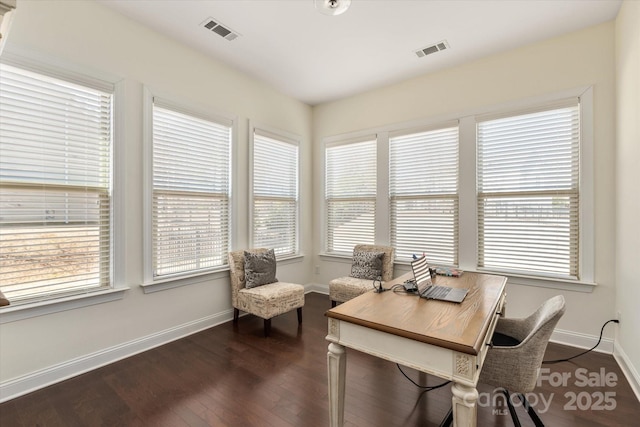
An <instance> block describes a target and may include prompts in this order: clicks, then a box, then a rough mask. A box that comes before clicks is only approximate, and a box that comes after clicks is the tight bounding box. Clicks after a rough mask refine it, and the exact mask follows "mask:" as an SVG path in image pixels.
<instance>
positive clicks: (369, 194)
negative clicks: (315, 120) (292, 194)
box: [325, 139, 377, 254]
mask: <svg viewBox="0 0 640 427" xmlns="http://www.w3.org/2000/svg"><path fill="white" fill-rule="evenodd" d="M376 144H377V142H376V140H375V139H373V140H367V141H362V142H354V143H348V144H339V145H329V146H327V147H326V154H325V155H326V159H325V161H326V163H325V165H326V173H325V178H326V183H325V198H326V200H325V206H326V209H327V211H326V227H327V228H326V233H327V235H326V251H327V252H328V253H344V254H351V253H353V247H354V246H355V245H356V244H373V243H374V241H375V211H376V186H377V180H376V152H377V150H376Z"/></svg>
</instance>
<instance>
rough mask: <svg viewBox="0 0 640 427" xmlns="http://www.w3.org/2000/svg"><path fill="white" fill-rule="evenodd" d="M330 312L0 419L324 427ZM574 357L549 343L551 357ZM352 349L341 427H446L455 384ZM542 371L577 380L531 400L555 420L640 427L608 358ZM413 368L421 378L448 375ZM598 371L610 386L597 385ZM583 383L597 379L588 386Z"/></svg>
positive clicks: (56, 395) (492, 423)
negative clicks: (430, 388)
mask: <svg viewBox="0 0 640 427" xmlns="http://www.w3.org/2000/svg"><path fill="white" fill-rule="evenodd" d="M329 307H330V304H329V298H328V297H327V296H326V295H320V294H316V293H311V294H307V296H306V305H305V307H304V310H303V323H302V325H301V326H300V327H298V322H297V317H296V312H295V311H293V312H291V313H288V314H285V315H283V316H279V317H277V318H274V319H273V321H272V330H271V336H270V337H269V338H264V337H263V333H262V327H263V322H262V320H261V319H258V318H256V317H253V316H244V317H241V318H240V320H239V322H238V325H237V326H234V325H233V324H232V323H231V322H228V323H225V324H223V325H220V326H217V327H214V328H211V329H208V330H206V331H203V332H200V333H198V334H194V335H191V336H189V337H187V338H183V339H181V340H179V341H175V342H172V343H169V344H166V345H163V346H161V347H158V348H156V349H153V350H150V351H147V352H144V353H142V354H139V355H136V356H133V357H130V358H128V359H125V360H122V361H120V362H117V363H113V364H111V365H109V366H106V367H103V368H100V369H97V370H95V371H92V372H89V373H86V374H83V375H80V376H78V377H76V378H73V379H70V380H67V381H64V382H62V383H59V384H55V385H53V386H50V387H47V388H45V389H42V390H39V391H36V392H33V393H31V394H28V395H26V396H22V397H19V398H16V399H14V400H11V401H8V402H5V403H3V404H1V405H0V425H1V426H3V427H5V426H6V427H9V426H11V427H13V426H15V427H18V426H66V427H67V426H172V427H173V426H175V427H180V426H188V427H196V426H261V427H262V426H283V427H286V426H301V427H307V426H327V425H328V424H329V421H328V419H329V417H328V411H329V409H328V399H327V368H326V364H327V361H326V354H327V342H326V341H325V339H324V337H325V335H326V325H327V319H326V317H325V316H324V312H325V311H326V310H328V309H329ZM578 352H579V350H578V349H575V348H570V347H564V346H560V345H556V344H550V345H549V347H548V350H547V355H546V358H547V359H557V358H564V357H567V356H570V355H573V354H576V353H578ZM347 353H348V356H347V388H346V390H347V391H346V393H347V397H346V402H345V405H346V410H345V425H347V426H367V427H368V426H381V427H389V426H403V427H407V426H420V427H422V426H437V425H439V423H440V421H441V419H442V417H443V416H444V415H445V413H446V412H447V410H448V408H449V407H450V405H451V386H450V385H447V386H445V387H442V388H440V389H437V390H434V391H431V392H427V393H424V392H422V391H421V390H420V389H418V388H417V387H416V386H414V385H413V384H411V383H410V382H409V381H408V380H407V379H405V378H404V377H403V376H402V374H401V373H400V372H399V370H398V369H397V367H396V365H395V364H393V363H390V362H387V361H384V360H380V359H377V358H375V357H371V356H368V355H365V354H362V353H358V352H357V351H348V352H347ZM545 367H548V368H549V373H548V375H549V376H550V378H551V379H552V380H554V381H555V380H557V379H558V378H560V374H561V373H567V374H569V375H570V377H569V378H568V379H567V381H565V382H564V383H565V384H566V385H562V384H561V385H558V384H556V383H555V382H554V381H547V380H544V381H542V382H541V384H540V386H539V387H538V388H537V389H536V390H535V391H534V393H533V396H530V397H531V399H530V401H531V403H532V404H533V405H534V406H535V407H536V409H537V410H538V412H539V413H540V417H541V418H542V420H543V421H544V422H545V424H546V425H547V426H548V427H562V426H579V427H595V426H636V425H638V423H639V422H640V421H639V419H640V403H639V402H638V400H636V397H635V395H634V394H633V392H632V390H631V388H630V386H629V384H628V383H627V381H626V379H625V378H624V376H623V375H622V372H621V371H620V369H619V367H618V366H617V364H616V362H615V361H614V359H613V357H612V356H609V355H605V354H601V353H594V352H591V353H589V354H586V355H584V356H581V357H580V358H578V359H575V360H574V361H572V362H562V363H559V364H553V365H545ZM405 371H406V372H407V374H408V375H409V376H410V377H411V378H413V379H414V380H416V381H418V382H420V383H421V384H428V385H436V384H440V383H441V382H442V380H440V379H438V378H435V377H431V376H429V375H426V374H422V373H419V372H416V371H414V370H411V369H408V368H406V369H405ZM601 372H602V373H604V376H605V377H607V376H608V381H609V385H607V384H601V383H602V381H601V378H600V377H601ZM589 375H591V376H589ZM612 375H615V377H616V379H617V380H616V381H615V382H616V385H615V386H612V384H611V383H612V381H613V380H612ZM565 376H566V374H565ZM596 376H597V378H596ZM585 378H587V379H590V381H591V382H589V383H587V384H583V383H584V382H585V381H584V379H585ZM478 390H479V392H480V400H479V408H478V426H479V427H502V426H512V425H513V423H512V421H511V418H510V417H509V415H508V413H507V412H506V411H505V406H504V405H503V403H504V400H503V399H502V398H501V397H499V395H498V394H493V393H492V388H491V387H487V386H484V385H479V387H478ZM497 396H498V397H497ZM574 397H575V399H574ZM542 399H544V401H543V400H542ZM536 400H537V402H536ZM546 401H550V405H549V407H548V409H547V410H545V404H544V402H546ZM574 408H575V409H574ZM605 408H609V410H607V409H605ZM517 409H518V412H519V414H520V420H521V422H522V425H523V426H533V423H532V422H531V420H530V419H529V417H528V416H527V415H526V413H525V412H524V409H523V408H522V407H521V406H520V407H518V408H517Z"/></svg>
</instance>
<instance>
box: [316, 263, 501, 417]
mask: <svg viewBox="0 0 640 427" xmlns="http://www.w3.org/2000/svg"><path fill="white" fill-rule="evenodd" d="M412 277H413V274H412V273H407V274H405V275H403V276H400V277H398V278H397V279H394V280H393V281H391V282H387V283H386V284H385V287H386V288H390V287H391V286H393V285H394V284H399V283H403V282H404V281H405V280H407V279H408V278H412ZM506 282H507V279H506V277H503V276H495V275H490V274H478V273H464V274H463V275H462V276H461V277H459V278H454V277H444V276H438V277H437V278H436V279H435V283H436V284H438V285H444V286H451V287H459V288H467V289H469V293H468V294H467V296H466V298H465V299H464V301H463V302H462V303H461V304H456V303H450V302H444V301H435V300H427V299H424V298H419V297H418V296H416V295H401V294H397V293H394V292H392V291H386V292H383V293H380V294H378V293H374V292H367V293H366V294H363V295H361V296H359V297H357V298H354V299H352V300H350V301H347V302H345V303H343V304H340V305H339V306H337V307H335V308H332V309H331V310H329V311H327V313H326V316H327V317H328V318H329V334H328V335H327V340H328V341H330V343H329V352H328V354H327V367H328V374H329V375H328V376H329V407H330V409H329V410H330V420H331V424H330V425H331V426H332V427H341V426H342V425H343V423H344V393H345V375H346V366H347V365H346V350H345V347H349V348H352V349H354V350H358V351H362V352H364V353H368V354H371V355H373V356H377V357H380V358H383V359H386V360H390V361H392V362H396V363H399V364H401V365H404V366H409V367H411V368H414V369H417V370H419V371H422V372H426V373H428V374H432V375H436V376H438V377H441V378H444V379H448V380H451V381H453V383H454V384H453V387H452V392H453V398H452V401H453V425H454V426H455V427H475V426H476V420H477V408H476V402H477V400H478V391H477V390H476V385H477V383H478V377H479V375H480V370H481V369H482V364H483V363H484V359H485V356H486V354H487V349H488V343H489V341H490V340H491V336H492V335H493V330H494V329H495V325H496V322H497V321H498V317H499V316H500V312H501V311H502V308H503V305H504V301H505V285H506Z"/></svg>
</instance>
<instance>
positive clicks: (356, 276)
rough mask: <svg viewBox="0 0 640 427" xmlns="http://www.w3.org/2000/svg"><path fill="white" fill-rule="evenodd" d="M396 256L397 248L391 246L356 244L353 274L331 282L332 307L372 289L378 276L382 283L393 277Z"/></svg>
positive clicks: (352, 262)
mask: <svg viewBox="0 0 640 427" xmlns="http://www.w3.org/2000/svg"><path fill="white" fill-rule="evenodd" d="M394 256H395V249H394V248H392V247H391V246H380V245H356V246H355V247H354V248H353V259H352V261H351V274H350V275H349V276H345V277H338V278H337V279H333V280H331V281H330V282H329V299H330V300H331V307H335V306H336V303H338V302H345V301H349V300H350V299H351V298H355V297H357V296H359V295H362V294H363V293H365V292H368V291H370V290H372V289H373V280H375V279H377V278H378V277H380V278H381V279H382V283H384V282H387V281H389V280H391V279H393V261H394Z"/></svg>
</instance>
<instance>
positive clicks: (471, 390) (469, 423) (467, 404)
mask: <svg viewBox="0 0 640 427" xmlns="http://www.w3.org/2000/svg"><path fill="white" fill-rule="evenodd" d="M451 391H452V392H453V398H452V402H453V427H476V426H477V422H478V406H477V405H476V403H477V402H478V390H476V389H475V387H469V386H466V385H463V384H460V383H454V384H453V386H452V387H451Z"/></svg>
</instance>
